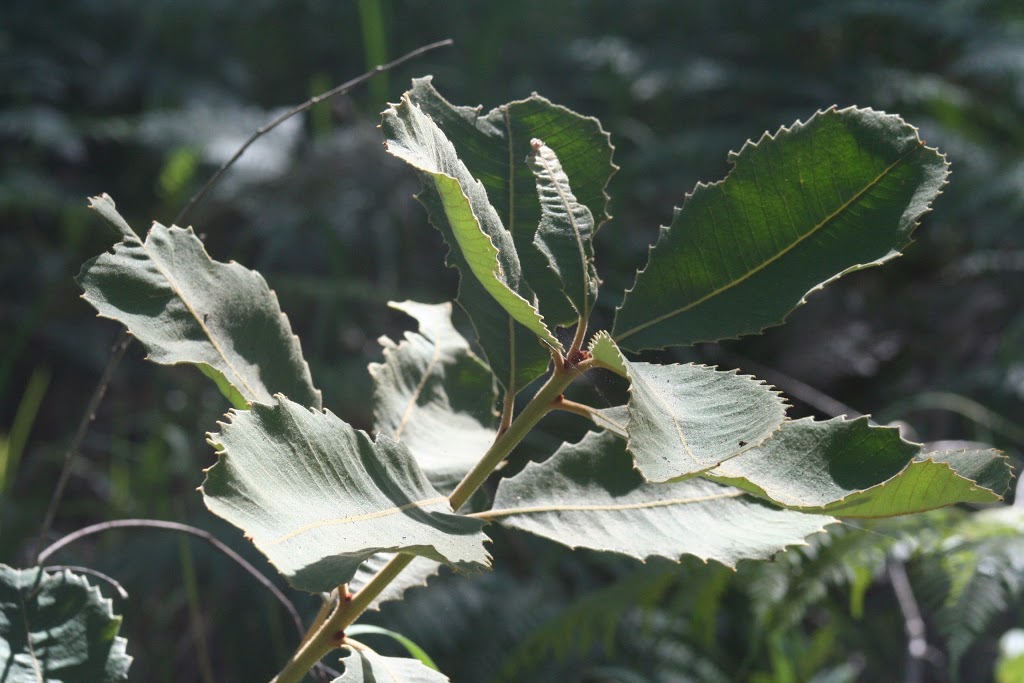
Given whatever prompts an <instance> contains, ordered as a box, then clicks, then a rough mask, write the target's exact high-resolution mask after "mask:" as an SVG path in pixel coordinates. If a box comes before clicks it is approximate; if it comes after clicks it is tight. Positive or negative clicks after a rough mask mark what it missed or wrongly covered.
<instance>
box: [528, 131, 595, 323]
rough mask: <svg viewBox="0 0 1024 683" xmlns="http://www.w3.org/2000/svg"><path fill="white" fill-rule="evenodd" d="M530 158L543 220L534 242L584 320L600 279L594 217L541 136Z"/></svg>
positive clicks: (588, 312)
mask: <svg viewBox="0 0 1024 683" xmlns="http://www.w3.org/2000/svg"><path fill="white" fill-rule="evenodd" d="M531 144H532V146H533V148H532V150H531V153H530V156H529V160H530V168H531V169H532V170H533V174H534V177H535V178H536V180H537V195H538V197H539V198H540V207H541V219H540V225H539V227H538V228H537V233H536V235H535V236H534V240H533V241H534V244H536V245H537V248H538V249H540V252H541V253H542V254H544V256H545V258H547V260H548V263H549V266H550V268H551V270H552V271H553V272H554V273H555V275H557V276H558V280H559V283H560V284H561V286H562V291H563V292H565V296H566V298H568V299H569V301H570V302H571V303H572V307H573V308H574V309H575V310H576V313H577V314H578V315H579V318H580V319H581V320H582V321H584V322H585V321H587V320H588V319H589V318H590V310H591V308H593V306H594V300H595V299H597V288H598V284H599V283H600V281H599V280H598V278H597V270H595V268H594V217H593V216H592V215H591V213H590V209H588V208H587V207H586V206H585V205H583V204H580V203H579V202H578V201H577V200H576V195H574V194H573V192H572V187H571V186H570V182H569V178H568V176H566V174H565V171H564V170H562V164H561V162H560V161H559V160H558V156H557V155H556V154H555V152H554V150H552V149H551V148H550V147H548V146H547V145H545V144H544V142H543V141H542V140H540V139H538V138H534V139H533V140H532V141H531Z"/></svg>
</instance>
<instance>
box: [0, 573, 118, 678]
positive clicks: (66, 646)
mask: <svg viewBox="0 0 1024 683" xmlns="http://www.w3.org/2000/svg"><path fill="white" fill-rule="evenodd" d="M120 628H121V617H119V616H115V615H114V612H113V610H112V606H111V602H110V600H107V599H106V598H104V597H103V596H102V595H101V594H100V592H99V590H98V589H97V588H95V587H93V586H90V585H89V582H88V581H87V580H86V579H85V577H83V576H80V575H78V574H75V573H73V572H71V571H68V570H66V569H64V570H61V571H49V572H47V571H44V570H43V569H42V568H40V567H33V568H31V569H14V568H12V567H8V566H7V565H4V564H0V680H2V681H4V682H5V683H51V682H52V683H62V682H63V681H90V683H112V682H113V681H125V680H128V667H129V666H130V665H131V662H132V658H131V657H129V656H128V655H127V654H126V650H125V648H126V645H127V642H126V641H125V639H124V638H122V637H120V636H118V635H117V632H118V630H119V629H120Z"/></svg>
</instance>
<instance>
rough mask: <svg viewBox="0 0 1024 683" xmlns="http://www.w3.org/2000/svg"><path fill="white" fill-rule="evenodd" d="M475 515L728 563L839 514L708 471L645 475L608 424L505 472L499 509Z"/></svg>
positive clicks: (575, 538) (642, 551) (564, 537)
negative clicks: (809, 510) (773, 501)
mask: <svg viewBox="0 0 1024 683" xmlns="http://www.w3.org/2000/svg"><path fill="white" fill-rule="evenodd" d="M477 516H478V517H480V518H483V519H487V520H489V521H494V522H499V523H501V524H502V525H504V526H509V527H512V528H516V529H522V530H523V531H528V532H530V533H533V534H537V535H539V536H544V537H546V538H550V539H551V540H553V541H556V542H558V543H561V544H563V545H567V546H569V547H570V548H580V547H582V548H591V549H593V550H603V551H609V552H615V553H621V554H624V555H629V556H630V557H634V558H636V559H640V560H643V559H645V558H647V557H651V556H655V555H656V556H660V557H667V558H669V559H672V560H678V559H679V558H680V557H682V556H683V555H694V556H696V557H699V558H701V559H703V560H716V561H718V562H721V563H723V564H725V565H728V566H734V565H735V564H736V562H738V561H739V560H743V559H765V558H768V557H771V556H772V555H773V554H775V553H776V552H778V551H779V550H782V549H784V548H786V547H787V546H790V545H794V544H802V543H803V539H804V538H805V537H806V536H808V535H810V534H813V533H816V532H818V531H822V530H823V528H824V526H825V525H827V524H829V523H830V522H832V521H833V520H831V519H830V518H828V517H824V516H817V515H805V514H801V513H798V512H792V511H789V510H780V509H777V508H775V507H772V506H769V505H766V504H764V503H761V502H759V501H757V500H756V499H754V498H751V497H750V496H748V495H745V494H744V492H743V491H740V490H738V489H735V488H732V487H728V486H721V485H719V484H716V483H714V482H710V481H705V480H703V479H690V480H687V481H683V482H674V483H668V484H651V483H647V482H645V481H644V480H643V478H642V477H641V476H640V474H639V473H638V472H637V471H636V470H634V469H633V464H632V461H631V460H630V457H629V454H628V453H626V450H625V444H624V443H623V441H622V439H620V438H619V437H618V436H616V435H614V434H612V433H610V432H590V433H588V434H587V435H586V436H585V437H584V438H583V440H582V441H580V442H579V443H577V444H565V445H563V446H562V447H561V448H559V449H558V451H557V452H556V453H555V454H554V455H553V456H552V457H551V458H550V459H549V460H547V461H546V462H544V463H541V464H537V463H531V464H529V465H527V466H526V469H524V470H523V471H522V472H521V473H519V474H518V475H516V476H515V477H512V478H510V479H504V480H502V481H501V483H500V484H499V485H498V491H497V494H496V496H495V500H494V508H493V509H492V510H490V511H488V512H484V513H480V514H478V515H477Z"/></svg>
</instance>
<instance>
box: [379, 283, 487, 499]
mask: <svg viewBox="0 0 1024 683" xmlns="http://www.w3.org/2000/svg"><path fill="white" fill-rule="evenodd" d="M390 306H391V307H392V308H395V309H397V310H400V311H402V312H404V313H407V314H408V315H410V316H412V317H413V318H415V319H416V321H417V322H418V323H419V332H418V333H416V332H406V334H405V339H404V340H402V341H401V342H400V343H398V344H396V343H395V342H393V341H391V340H390V339H387V338H386V337H385V338H382V339H381V344H382V345H383V346H384V362H383V363H374V364H371V365H370V375H371V376H372V377H373V382H374V393H373V405H374V409H373V414H374V418H375V420H376V429H377V433H378V434H384V435H386V436H389V437H391V438H392V439H395V440H396V441H401V442H402V443H404V444H405V445H406V446H408V447H409V450H410V452H412V454H413V457H415V458H416V462H418V463H419V465H420V467H421V468H422V469H423V471H424V472H425V473H426V475H427V477H428V478H429V479H430V482H431V483H432V484H433V485H434V487H435V488H437V489H438V490H439V491H441V492H442V493H445V494H448V493H451V491H452V489H454V488H455V486H456V485H457V484H458V483H459V481H460V480H461V479H462V477H463V476H464V475H465V474H466V472H468V471H469V470H470V469H471V468H472V467H473V466H474V465H475V464H476V463H477V462H478V461H479V460H480V457H481V456H482V455H483V454H484V452H486V451H487V449H488V448H489V447H490V446H491V444H492V443H493V442H494V438H495V436H496V434H497V431H496V425H495V423H496V421H497V420H496V417H495V415H494V408H493V406H494V400H495V395H494V377H493V375H492V374H491V371H490V368H488V367H487V366H486V365H485V364H484V363H483V362H482V361H481V360H480V359H479V358H478V357H477V356H476V355H475V354H474V353H473V352H472V351H471V350H470V347H469V343H468V342H467V341H466V339H465V338H464V337H463V336H462V335H461V334H459V332H458V331H457V330H456V329H455V327H454V326H453V325H452V321H451V314H452V306H451V304H450V303H445V304H436V305H432V304H419V303H415V302H412V301H405V302H402V303H391V304H390Z"/></svg>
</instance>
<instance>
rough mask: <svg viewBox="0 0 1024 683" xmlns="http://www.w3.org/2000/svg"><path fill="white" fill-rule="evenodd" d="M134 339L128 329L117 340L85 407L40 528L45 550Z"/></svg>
mask: <svg viewBox="0 0 1024 683" xmlns="http://www.w3.org/2000/svg"><path fill="white" fill-rule="evenodd" d="M131 340H132V338H131V336H129V334H128V330H122V331H121V334H120V335H119V336H118V338H117V341H116V342H114V346H113V347H112V348H111V349H110V357H109V358H107V366H106V367H105V368H103V374H101V375H100V380H99V382H97V383H96V388H95V389H93V392H92V397H91V398H90V399H89V403H88V405H86V407H85V413H84V414H83V415H82V419H81V420H79V421H78V429H77V430H75V436H74V437H73V438H72V439H71V444H70V445H69V446H68V450H67V452H66V453H64V465H63V466H62V467H61V470H60V476H58V477H57V485H56V486H54V487H53V493H52V494H51V495H50V503H49V505H47V507H46V515H45V516H44V517H43V525H42V527H40V529H39V539H38V540H37V541H36V545H35V547H36V548H37V549H38V548H40V547H42V545H43V543H46V537H47V536H49V535H50V527H52V526H53V519H54V517H56V516H57V508H58V507H59V506H60V501H61V498H62V497H63V496H64V488H65V487H66V486H67V483H68V479H69V478H70V477H71V468H72V466H73V464H74V460H75V456H76V455H78V449H79V448H81V447H82V441H83V440H85V435H86V432H88V431H89V425H91V424H92V422H93V420H95V419H96V411H97V410H98V409H99V407H100V402H101V401H103V395H104V394H106V393H107V387H108V386H110V380H111V379H113V377H114V370H116V369H117V366H118V364H119V363H120V362H121V359H122V358H124V352H125V351H127V350H128V344H130V343H131ZM41 562H42V555H41V554H39V555H37V556H36V564H39V563H41Z"/></svg>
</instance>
